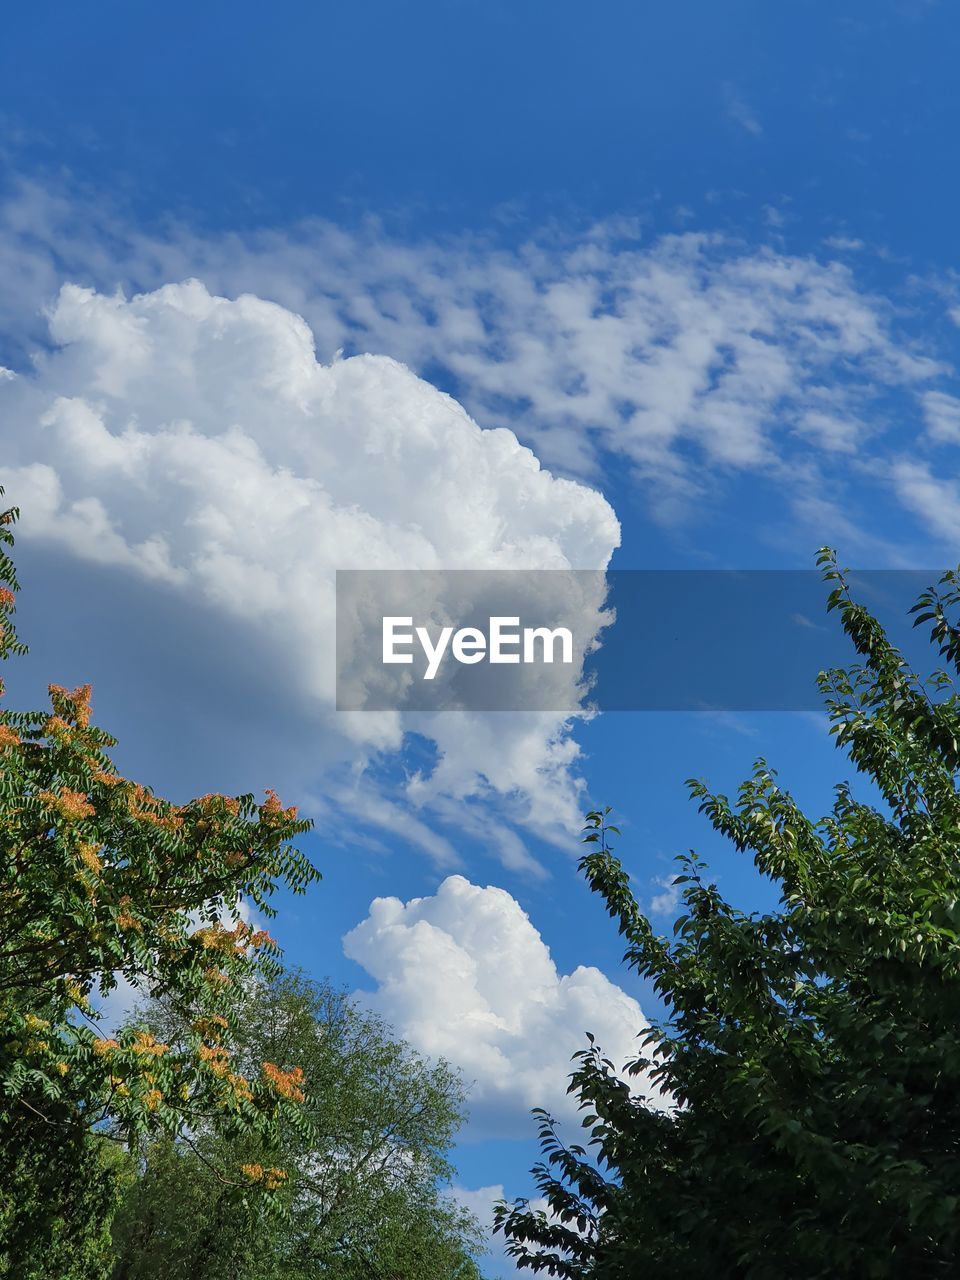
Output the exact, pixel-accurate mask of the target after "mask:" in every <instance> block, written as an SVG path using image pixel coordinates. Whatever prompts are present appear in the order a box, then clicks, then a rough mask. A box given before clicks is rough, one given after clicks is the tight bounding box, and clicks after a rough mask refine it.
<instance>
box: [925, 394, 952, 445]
mask: <svg viewBox="0 0 960 1280" xmlns="http://www.w3.org/2000/svg"><path fill="white" fill-rule="evenodd" d="M923 413H924V418H925V420H926V424H927V431H928V432H929V434H930V438H931V439H932V440H935V441H936V442H937V443H938V444H960V400H958V399H957V397H956V396H951V395H948V394H947V393H946V392H945V391H927V392H926V393H925V394H924V396H923Z"/></svg>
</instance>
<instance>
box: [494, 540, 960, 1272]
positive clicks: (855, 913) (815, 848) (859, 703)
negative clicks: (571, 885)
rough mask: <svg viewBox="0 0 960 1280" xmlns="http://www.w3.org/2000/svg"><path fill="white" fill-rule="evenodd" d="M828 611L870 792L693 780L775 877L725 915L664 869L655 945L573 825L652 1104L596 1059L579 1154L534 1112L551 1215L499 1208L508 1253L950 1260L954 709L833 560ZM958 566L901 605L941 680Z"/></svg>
mask: <svg viewBox="0 0 960 1280" xmlns="http://www.w3.org/2000/svg"><path fill="white" fill-rule="evenodd" d="M821 564H822V565H823V567H824V570H825V577H826V578H827V579H828V580H829V581H830V583H831V592H830V596H829V608H830V609H836V610H838V611H839V616H840V620H841V622H842V625H843V628H844V630H845V631H846V633H847V635H848V636H849V638H850V640H851V641H852V643H853V646H854V647H855V649H856V652H857V654H858V655H859V659H860V661H859V663H858V665H857V666H855V667H853V668H852V669H851V670H849V671H833V672H829V673H826V674H824V675H823V676H822V677H821V686H822V690H823V693H824V696H825V699H826V704H827V709H828V713H829V716H830V719H831V721H832V726H833V733H834V734H835V737H836V741H837V744H838V745H839V746H840V747H841V748H843V749H844V751H845V752H846V753H847V755H848V756H849V758H850V759H851V760H852V761H853V762H854V764H855V765H856V767H857V769H858V770H859V771H860V772H861V773H862V774H863V775H865V776H866V778H867V779H869V780H870V782H871V783H872V788H873V793H874V795H875V800H874V802H873V803H865V802H864V801H863V800H861V799H857V798H855V796H854V794H853V792H852V790H851V789H850V787H849V786H848V785H847V784H842V785H841V786H839V787H838V788H837V790H836V800H835V804H834V807H833V810H832V812H831V813H830V814H829V815H828V816H826V817H825V818H823V819H821V820H820V821H818V822H814V821H811V820H810V819H809V818H807V817H806V816H805V815H804V814H803V813H802V812H801V811H800V810H799V809H798V807H797V806H796V804H795V803H794V801H793V800H792V799H791V797H790V795H789V793H788V792H786V791H785V790H783V789H782V788H781V786H780V785H779V783H778V781H777V778H776V775H775V773H774V772H773V771H772V770H770V769H769V768H768V767H767V766H766V765H765V764H764V762H763V761H760V762H758V764H757V766H756V769H755V772H754V775H753V777H752V778H751V779H750V780H749V781H747V782H746V783H744V784H743V786H742V787H741V789H740V792H739V794H738V796H737V798H736V799H735V800H733V801H730V800H728V799H727V797H725V796H722V795H714V794H712V793H711V792H710V791H709V790H708V789H707V788H706V787H705V786H704V785H703V784H702V783H699V782H693V783H691V789H692V792H693V795H694V797H695V798H696V799H697V801H698V802H699V806H700V810H701V812H703V813H704V814H705V815H706V816H707V818H708V819H709V821H710V822H711V824H712V825H713V827H714V828H715V830H717V831H718V832H720V833H721V834H723V835H725V836H726V837H728V838H729V839H730V840H731V841H733V843H734V845H735V846H736V848H737V849H738V850H741V851H743V852H747V853H749V854H750V855H751V856H752V857H753V859H754V861H755V863H756V865H757V867H758V868H759V870H760V871H761V872H762V873H763V874H764V875H766V876H768V877H769V878H770V879H771V880H772V881H773V882H775V883H776V884H777V885H778V887H779V889H780V894H781V896H780V906H779V909H778V910H776V911H773V912H770V913H767V914H762V915H761V914H750V915H745V914H743V913H742V912H740V911H738V910H737V909H736V908H735V907H733V906H731V905H730V904H729V903H727V902H725V901H724V900H723V898H722V897H721V896H720V894H719V892H718V890H717V888H716V886H715V885H714V884H711V883H709V881H708V880H706V879H705V878H704V869H703V866H702V864H701V863H700V862H699V860H698V859H697V858H696V856H695V855H690V856H689V857H687V858H685V859H683V860H682V863H683V865H682V866H681V868H680V871H681V880H682V883H683V913H682V915H681V917H680V919H679V920H677V922H676V923H675V925H674V935H673V938H672V940H667V939H665V938H662V937H658V936H656V935H655V934H654V932H653V930H652V929H651V926H650V924H649V922H648V921H647V919H646V918H645V917H644V915H643V914H642V912H641V911H640V910H639V908H638V905H637V903H636V901H635V899H634V897H633V894H632V892H631V890H630V883H629V879H628V877H627V875H626V874H625V872H624V870H623V868H622V867H621V865H620V863H619V862H618V860H617V859H616V858H615V857H614V856H613V854H612V852H611V850H610V847H609V836H610V832H611V831H614V832H615V829H613V828H610V827H609V826H608V825H607V820H606V815H605V814H604V813H601V812H599V811H597V812H594V813H592V814H590V815H588V824H589V829H588V836H587V839H588V841H589V843H590V850H589V852H588V853H587V855H586V856H585V857H584V858H583V860H582V863H581V866H582V869H583V871H584V873H585V874H586V877H587V879H588V881H589V883H590V885H591V887H592V888H593V889H594V890H596V892H598V893H599V894H600V895H601V896H602V897H603V899H604V901H605V902H606V905H607V908H608V910H609V912H610V914H611V916H612V917H613V918H614V919H615V920H616V921H617V924H618V927H619V930H620V933H621V934H622V935H623V937H624V938H625V940H626V944H627V950H626V954H625V959H626V962H627V964H628V965H629V966H631V967H632V968H633V969H634V970H635V971H636V972H637V973H638V974H641V975H643V976H644V977H647V978H649V979H651V980H652V982H653V984H654V987H655V989H656V991H657V992H658V993H659V995H660V996H661V997H662V999H663V1001H664V1003H665V1005H666V1007H667V1010H668V1018H667V1020H666V1021H665V1022H664V1023H663V1024H662V1025H659V1026H657V1027H655V1028H654V1030H653V1031H652V1032H651V1034H650V1035H649V1036H648V1037H647V1039H646V1041H645V1043H644V1045H643V1048H642V1051H641V1052H642V1057H640V1059H639V1060H638V1062H637V1063H636V1067H635V1069H636V1071H637V1072H640V1071H646V1070H649V1071H650V1072H651V1074H652V1078H653V1080H654V1081H655V1083H656V1084H657V1085H659V1087H660V1088H661V1089H662V1090H663V1091H664V1092H665V1093H666V1094H668V1095H670V1096H671V1097H672V1099H673V1102H674V1104H675V1107H674V1109H673V1110H672V1111H669V1110H668V1111H666V1112H665V1111H662V1110H656V1109H654V1108H651V1107H648V1106H647V1105H645V1104H644V1103H642V1102H641V1101H639V1100H638V1099H637V1098H636V1097H634V1096H633V1095H631V1093H630V1091H629V1089H628V1086H627V1083H626V1082H625V1081H624V1080H622V1079H618V1078H617V1076H616V1074H615V1072H614V1070H613V1068H612V1066H611V1064H610V1063H609V1062H606V1061H604V1059H603V1057H602V1055H601V1053H600V1050H599V1048H598V1047H596V1046H591V1048H590V1049H588V1050H587V1051H585V1052H584V1053H583V1054H582V1055H581V1056H580V1059H579V1062H578V1065H577V1068H576V1071H575V1074H574V1075H573V1077H572V1084H571V1088H572V1090H573V1091H574V1092H575V1093H576V1095H577V1096H578V1098H579V1100H580V1103H581V1106H582V1108H583V1110H584V1113H585V1123H586V1126H587V1128H588V1130H589V1135H590V1137H589V1142H590V1145H591V1148H592V1150H591V1152H590V1154H588V1153H587V1151H585V1150H584V1149H583V1148H578V1147H569V1148H568V1147H565V1146H564V1145H563V1144H562V1143H561V1141H560V1139H559V1137H558V1135H557V1132H556V1129H555V1126H554V1125H553V1123H552V1122H551V1120H550V1119H549V1117H546V1116H542V1117H541V1138H542V1142H543V1149H544V1154H545V1157H546V1160H545V1164H544V1165H541V1166H539V1167H538V1170H537V1171H535V1172H536V1173H537V1177H538V1183H539V1186H540V1190H541V1193H542V1194H544V1195H545V1196H546V1197H547V1199H548V1201H549V1203H550V1206H551V1208H552V1210H553V1214H552V1215H551V1216H550V1217H549V1218H547V1217H546V1216H544V1215H543V1214H537V1213H533V1212H531V1211H530V1209H529V1207H528V1206H527V1205H525V1204H523V1203H520V1204H518V1205H517V1206H514V1207H513V1208H509V1207H508V1206H505V1205H504V1206H502V1207H501V1211H500V1219H499V1220H500V1225H501V1227H502V1229H503V1231H504V1233H505V1235H506V1237H507V1240H508V1243H509V1247H510V1248H511V1250H512V1252H513V1253H514V1254H515V1256H516V1257H517V1259H518V1261H519V1263H520V1265H521V1266H522V1267H529V1268H531V1269H532V1270H534V1271H544V1272H546V1273H547V1274H551V1275H556V1276H563V1277H567V1278H568V1280H573V1278H574V1277H591V1278H593V1280H635V1277H639V1276H644V1275H655V1276H657V1277H658V1280H662V1278H663V1277H677V1278H678V1280H680V1278H681V1277H682V1278H683V1280H696V1278H697V1277H711V1278H712V1280H716V1278H718V1277H719V1278H723V1277H749V1278H750V1280H781V1278H783V1277H810V1278H812V1277H891V1278H893V1277H898V1278H900V1277H935V1276H955V1275H957V1274H960V798H958V791H957V769H958V762H960V751H958V743H960V701H958V697H957V694H956V692H955V689H954V685H953V683H952V678H950V677H947V676H946V675H944V674H942V673H941V674H939V675H937V676H935V677H934V678H933V679H932V680H931V681H928V682H926V683H924V682H921V681H920V680H919V679H918V678H917V677H916V676H914V675H913V674H912V673H911V672H910V671H909V670H908V669H907V667H906V666H905V664H904V663H903V661H902V659H901V657H900V655H899V654H898V653H897V652H896V651H895V650H894V649H893V648H892V647H891V646H890V644H889V643H888V641H887V640H886V638H885V636H884V633H883V630H882V628H881V627H880V626H879V624H878V623H877V622H876V620H875V619H874V618H873V617H872V616H871V615H870V613H869V612H868V611H867V610H866V609H865V608H863V607H862V606H860V605H858V604H857V603H856V602H855V601H854V600H852V599H851V597H850V595H849V593H848V590H847V587H846V583H845V581H844V579H843V577H842V575H841V574H840V573H839V571H838V570H837V569H836V566H835V563H834V560H833V558H832V556H831V554H830V553H828V552H824V553H823V554H822V556H821ZM958 603H960V592H958V578H957V576H956V575H955V574H948V575H946V576H945V577H944V578H943V579H942V580H941V583H940V585H939V587H938V589H937V590H935V591H931V592H930V593H928V594H927V595H925V596H924V597H923V598H922V599H921V601H920V603H919V604H918V606H917V610H916V613H917V622H918V623H920V624H924V625H930V624H932V628H933V639H934V643H935V644H936V646H937V648H938V650H939V652H940V654H941V655H942V657H943V658H945V659H946V660H947V662H948V663H949V664H950V667H951V668H952V671H953V673H956V671H957V669H958V658H960V629H958V627H957V625H956V623H955V621H953V619H955V618H956V615H957V606H958Z"/></svg>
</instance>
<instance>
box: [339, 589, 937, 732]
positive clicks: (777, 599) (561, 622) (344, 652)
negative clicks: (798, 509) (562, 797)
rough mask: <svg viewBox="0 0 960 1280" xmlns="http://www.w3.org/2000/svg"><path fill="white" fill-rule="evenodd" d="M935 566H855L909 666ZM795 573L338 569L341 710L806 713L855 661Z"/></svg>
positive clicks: (820, 596) (821, 594)
mask: <svg viewBox="0 0 960 1280" xmlns="http://www.w3.org/2000/svg"><path fill="white" fill-rule="evenodd" d="M939 577H940V573H939V571H936V570H929V571H927V570H861V571H857V572H854V573H851V574H850V577H849V581H850V587H851V591H852V593H853V594H854V596H855V597H856V598H857V599H859V600H860V601H861V602H862V603H863V604H865V605H866V606H867V607H868V608H869V609H870V610H871V611H872V612H873V613H875V614H876V615H877V616H878V617H879V618H880V620H881V622H883V624H884V625H885V626H886V627H887V629H888V633H889V634H890V636H891V639H892V640H893V641H894V643H895V644H897V645H898V647H900V648H901V649H902V650H903V651H904V653H905V656H906V657H907V659H908V661H910V662H912V663H913V664H914V665H915V666H916V667H917V669H918V670H920V671H921V672H922V673H926V672H927V671H928V670H931V669H934V668H935V667H936V666H937V665H938V662H937V655H936V652H935V651H934V650H932V649H931V648H930V645H929V643H928V640H927V636H926V633H925V632H924V631H922V630H920V631H918V630H916V629H915V628H914V627H913V626H912V619H911V618H910V615H909V610H910V607H911V605H912V604H913V603H914V602H915V600H916V598H917V596H918V595H919V594H920V592H921V591H923V590H924V589H925V588H926V587H928V586H930V585H931V584H933V583H935V582H936V581H937V580H938V579H939ZM828 591H829V586H828V584H826V583H824V581H823V579H822V577H821V575H820V574H819V573H818V572H815V571H812V570H811V571H806V570H745V571H737V570H703V571H700V570H613V571H610V572H607V573H604V572H601V571H593V570H530V571H527V570H489V571H488V570H341V571H340V572H338V574H337V655H336V657H337V707H338V709H339V710H344V711H430V712H435V711H443V710H471V711H518V710H519V711H550V712H559V713H561V714H573V713H576V712H578V711H580V710H582V709H583V707H584V706H585V705H591V706H594V707H596V708H597V709H598V710H601V711H812V710H819V709H821V707H822V702H821V699H820V695H819V692H818V689H817V683H816V678H817V674H818V673H819V672H820V671H822V670H824V669H827V668H831V667H836V666H846V665H849V664H850V663H851V662H852V661H853V660H854V658H855V655H854V654H853V652H852V649H851V646H850V644H849V641H848V640H847V639H846V637H845V636H844V635H843V633H842V631H841V629H840V625H839V621H838V619H837V615H836V614H830V615H828V614H827V613H826V600H827V595H828Z"/></svg>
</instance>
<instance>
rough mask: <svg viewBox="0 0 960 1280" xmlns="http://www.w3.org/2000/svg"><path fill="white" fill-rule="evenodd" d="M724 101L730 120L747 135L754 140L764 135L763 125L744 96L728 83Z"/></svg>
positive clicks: (724, 91) (724, 88)
mask: <svg viewBox="0 0 960 1280" xmlns="http://www.w3.org/2000/svg"><path fill="white" fill-rule="evenodd" d="M723 101H724V105H725V107H726V109H727V115H728V116H729V117H730V119H731V120H733V122H734V123H735V124H738V125H739V126H740V128H741V129H743V131H744V132H745V133H749V134H751V135H752V136H753V137H754V138H759V137H760V135H761V134H762V133H763V125H762V124H761V123H760V121H759V120H758V119H757V117H756V115H755V114H754V112H753V111H752V110H751V108H750V107H749V106H748V105H747V103H746V101H745V100H744V97H743V95H742V94H741V93H740V91H739V90H738V89H737V88H736V86H735V85H732V84H729V83H728V84H725V85H724V86H723Z"/></svg>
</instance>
